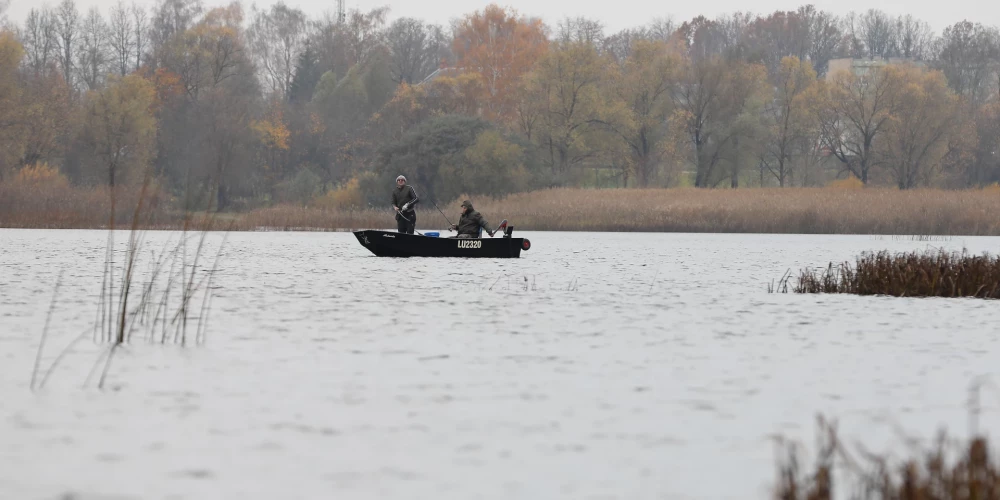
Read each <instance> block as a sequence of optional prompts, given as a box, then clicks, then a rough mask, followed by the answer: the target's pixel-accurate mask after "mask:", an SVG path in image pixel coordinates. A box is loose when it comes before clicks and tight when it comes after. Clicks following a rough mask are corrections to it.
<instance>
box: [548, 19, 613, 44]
mask: <svg viewBox="0 0 1000 500" xmlns="http://www.w3.org/2000/svg"><path fill="white" fill-rule="evenodd" d="M603 39H604V24H603V23H601V22H600V21H598V20H596V19H587V18H586V17H582V16H578V17H566V18H564V19H563V20H562V21H559V25H558V26H557V27H556V40H558V41H560V42H564V43H565V42H584V43H590V44H597V43H600V41H601V40H603Z"/></svg>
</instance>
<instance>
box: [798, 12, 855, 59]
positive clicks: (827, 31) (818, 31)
mask: <svg viewBox="0 0 1000 500" xmlns="http://www.w3.org/2000/svg"><path fill="white" fill-rule="evenodd" d="M797 13H798V16H799V17H800V18H801V19H802V20H803V21H804V22H805V23H806V24H807V25H808V26H809V52H808V54H807V55H808V57H809V61H810V62H811V63H812V65H813V69H815V70H816V73H817V74H818V75H820V76H822V75H825V74H826V70H827V67H828V64H829V62H830V59H833V57H834V55H835V54H836V53H837V50H838V48H839V46H840V44H841V42H842V40H843V38H844V34H843V31H841V29H840V26H839V25H840V22H839V20H838V19H837V17H836V16H834V15H833V14H831V13H829V12H826V11H817V10H816V9H815V8H814V7H813V6H811V5H807V6H805V7H799V10H798V11H797Z"/></svg>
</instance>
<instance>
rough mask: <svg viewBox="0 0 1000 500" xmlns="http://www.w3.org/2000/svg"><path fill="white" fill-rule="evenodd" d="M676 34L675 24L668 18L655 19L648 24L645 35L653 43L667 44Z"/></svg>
mask: <svg viewBox="0 0 1000 500" xmlns="http://www.w3.org/2000/svg"><path fill="white" fill-rule="evenodd" d="M676 32H677V23H675V22H674V20H673V19H671V18H669V17H656V18H653V20H652V21H650V22H649V27H648V28H647V34H648V37H649V39H650V40H652V41H654V42H668V41H670V38H671V37H673V36H674V33H676Z"/></svg>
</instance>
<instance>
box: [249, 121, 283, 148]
mask: <svg viewBox="0 0 1000 500" xmlns="http://www.w3.org/2000/svg"><path fill="white" fill-rule="evenodd" d="M250 128H252V129H253V131H254V132H256V133H257V137H258V138H259V139H260V142H261V144H263V145H264V147H266V148H269V149H282V150H287V149H288V138H289V137H291V133H290V132H289V131H288V127H286V126H285V124H284V123H283V122H282V121H281V117H280V116H278V117H276V118H268V119H265V120H259V121H255V122H253V123H252V124H251V125H250Z"/></svg>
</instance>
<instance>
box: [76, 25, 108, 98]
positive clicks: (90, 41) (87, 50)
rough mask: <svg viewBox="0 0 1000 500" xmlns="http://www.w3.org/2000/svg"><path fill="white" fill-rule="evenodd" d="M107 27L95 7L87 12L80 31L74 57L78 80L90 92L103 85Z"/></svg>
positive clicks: (106, 60) (106, 61) (106, 56)
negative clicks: (78, 74)
mask: <svg viewBox="0 0 1000 500" xmlns="http://www.w3.org/2000/svg"><path fill="white" fill-rule="evenodd" d="M107 32H108V25H107V23H105V22H104V18H102V17H101V13H100V12H98V11H97V8H96V7H91V8H90V10H89V11H87V17H85V18H84V19H83V24H82V26H81V30H80V44H79V45H78V51H77V55H76V60H77V70H78V71H79V73H80V79H81V80H82V81H83V83H84V84H85V85H86V86H87V88H88V89H90V90H97V89H99V88H101V86H102V85H103V84H104V76H105V71H106V70H107V66H108V62H109V57H108V40H107Z"/></svg>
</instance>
